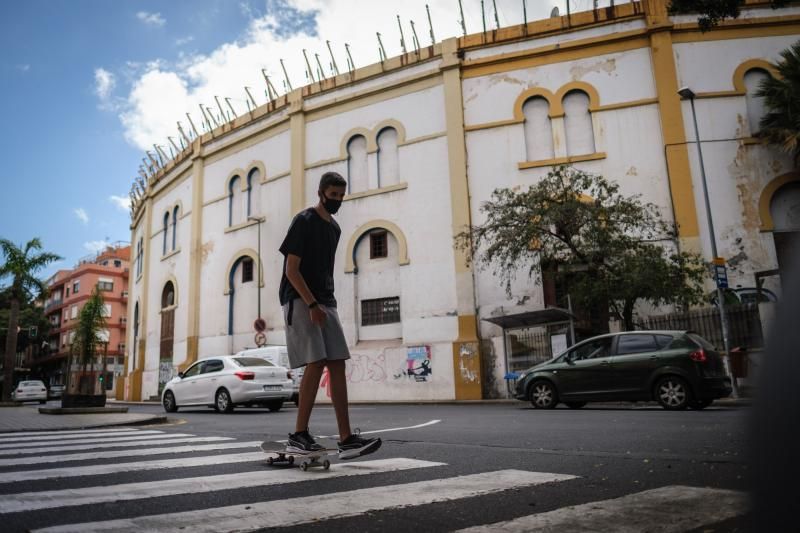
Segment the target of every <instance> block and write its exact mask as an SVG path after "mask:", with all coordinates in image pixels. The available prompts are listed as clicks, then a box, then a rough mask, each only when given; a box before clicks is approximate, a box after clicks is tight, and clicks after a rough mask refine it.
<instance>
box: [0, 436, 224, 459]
mask: <svg viewBox="0 0 800 533" xmlns="http://www.w3.org/2000/svg"><path fill="white" fill-rule="evenodd" d="M222 440H234V439H233V437H180V438H177V439H175V438H169V439H166V438H160V439H158V440H140V441H133V442H101V443H97V444H75V445H72V446H44V447H42V448H25V449H22V450H3V451H2V452H0V456H3V455H33V454H36V453H48V452H67V451H72V450H95V449H98V448H122V447H125V446H131V447H133V446H158V445H159V444H178V443H182V442H217V441H222Z"/></svg>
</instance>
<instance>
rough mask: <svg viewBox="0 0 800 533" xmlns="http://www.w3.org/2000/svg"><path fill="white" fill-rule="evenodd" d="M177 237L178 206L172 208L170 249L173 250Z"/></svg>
mask: <svg viewBox="0 0 800 533" xmlns="http://www.w3.org/2000/svg"><path fill="white" fill-rule="evenodd" d="M177 237H178V206H177V205H176V206H175V208H174V209H173V210H172V250H173V251H174V250H175V241H176V240H177Z"/></svg>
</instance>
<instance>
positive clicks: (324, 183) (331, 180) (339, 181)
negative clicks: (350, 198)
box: [319, 172, 347, 192]
mask: <svg viewBox="0 0 800 533" xmlns="http://www.w3.org/2000/svg"><path fill="white" fill-rule="evenodd" d="M328 187H347V181H345V179H344V178H343V177H342V175H341V174H339V173H338V172H326V173H325V174H323V175H322V177H321V178H320V179H319V192H325V191H326V190H328Z"/></svg>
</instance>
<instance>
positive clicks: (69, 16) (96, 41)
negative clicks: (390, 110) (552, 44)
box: [0, 0, 591, 276]
mask: <svg viewBox="0 0 800 533" xmlns="http://www.w3.org/2000/svg"><path fill="white" fill-rule="evenodd" d="M463 2H464V11H465V19H466V22H467V29H468V31H469V32H476V31H478V30H479V28H480V25H481V22H480V1H479V0H463ZM426 3H427V4H430V9H431V12H432V17H433V21H434V29H435V32H436V39H437V41H440V40H442V39H443V38H446V37H450V36H453V35H456V34H458V33H460V26H459V24H458V19H459V16H458V2H457V0H427V1H426V0H407V1H405V2H401V3H396V2H388V1H385V0H380V1H379V0H241V1H237V0H169V1H166V0H161V1H155V0H152V1H139V0H137V1H133V0H114V1H110V0H70V1H66V0H16V1H15V0H4V1H2V2H0V49H1V50H2V54H0V103H2V107H1V109H2V111H0V117H2V118H0V123H2V125H3V127H2V128H1V129H0V160H1V161H2V164H0V183H2V185H3V193H2V194H1V195H0V236H1V237H4V238H8V239H11V240H12V241H14V242H16V243H18V244H21V243H24V242H26V241H27V240H29V239H30V238H32V237H39V238H41V239H42V241H43V243H44V246H45V248H46V249H47V250H49V251H52V252H55V253H58V254H59V255H61V256H63V257H64V258H65V259H64V261H63V262H61V263H59V264H57V265H54V266H53V267H52V268H50V269H48V270H47V271H46V272H44V273H43V276H47V275H49V274H51V273H52V272H54V271H55V270H57V269H58V268H70V267H72V266H73V265H74V264H75V262H76V261H77V260H78V259H79V258H81V257H83V256H85V255H87V254H89V253H91V252H92V251H94V250H96V249H97V248H98V247H99V246H101V245H102V243H103V242H105V241H112V242H113V241H118V240H121V241H129V240H130V230H129V222H130V218H129V215H128V212H127V208H126V207H125V206H124V204H125V202H126V201H127V197H128V191H129V189H130V187H131V183H132V181H133V178H134V177H135V176H136V174H137V169H138V167H139V164H140V163H141V159H142V157H143V156H144V151H145V150H146V149H151V147H152V144H153V143H157V144H159V145H160V146H162V147H164V148H165V150H166V149H167V146H168V142H169V141H168V140H167V136H173V138H176V137H177V136H178V133H177V126H176V121H177V120H182V121H183V123H184V125H186V122H185V113H186V112H190V113H191V114H192V115H193V119H194V120H195V123H196V124H198V126H199V124H200V117H199V111H198V104H199V103H203V104H205V105H208V106H214V104H215V102H214V100H213V96H214V95H220V96H222V97H225V96H227V97H230V98H231V101H232V104H233V106H234V107H235V108H238V109H239V110H241V111H244V110H245V105H246V104H245V98H246V96H245V94H244V90H243V87H244V86H250V87H253V88H254V89H255V90H254V91H253V92H254V93H255V95H256V100H257V101H258V103H259V104H261V103H263V101H264V100H265V98H264V95H263V90H264V82H263V79H262V77H261V69H262V68H265V69H266V70H267V72H268V73H269V74H270V75H271V76H273V78H274V80H275V81H274V82H273V83H274V84H275V86H276V87H277V88H278V90H279V91H280V92H283V90H282V89H283V87H282V82H281V81H280V80H281V79H282V74H281V71H280V63H279V61H278V59H279V58H284V59H285V62H286V65H287V69H288V70H289V76H290V78H291V79H292V83H293V85H294V87H299V86H301V85H304V84H305V83H306V73H305V67H304V60H303V58H302V52H301V50H302V49H303V48H307V49H308V50H309V57H310V58H312V60H313V53H315V52H317V53H320V55H321V57H322V58H323V59H322V63H323V66H324V67H325V68H328V67H329V64H330V61H329V60H328V54H327V48H326V46H325V40H331V42H332V45H333V47H334V53H335V54H336V55H337V56H338V57H337V63H338V64H339V65H340V68H343V65H345V58H344V48H343V46H344V42H348V43H349V44H350V46H351V49H352V50H353V56H354V59H355V62H356V65H357V66H363V65H366V64H370V63H373V62H376V61H377V60H378V57H377V54H378V53H377V44H376V42H375V32H376V31H380V32H381V33H382V34H383V36H384V44H385V46H386V49H387V52H388V54H389V55H390V56H393V55H397V54H398V53H400V46H399V34H398V29H397V19H396V15H397V14H399V15H400V16H401V19H402V20H403V23H404V25H405V26H406V28H405V31H406V39H407V41H410V27H409V26H408V21H409V20H415V24H416V26H417V31H418V34H419V37H420V40H421V41H422V44H423V45H427V44H428V41H429V38H428V26H427V17H426V13H425V4H426ZM563 3H564V0H553V1H549V0H528V18H529V20H534V19H539V18H544V17H546V16H547V15H548V14H549V13H550V9H552V7H553V6H554V5H556V4H558V5H561V4H563ZM581 3H583V4H585V5H583V6H581ZM398 4H399V5H398ZM576 4H577V7H584V8H585V7H588V6H589V5H591V0H573V6H575V5H576ZM486 5H487V10H489V9H490V6H491V2H489V1H487V2H486ZM497 5H498V16H499V18H500V23H501V25H502V26H506V25H510V24H518V23H520V22H521V21H522V8H521V0H497ZM563 9H564V8H563V6H562V10H563ZM573 9H576V8H573ZM353 13H358V17H357V18H356V19H354V18H353ZM493 18H494V14H493V12H488V11H487V24H488V25H489V27H492V25H493ZM187 129H188V127H187Z"/></svg>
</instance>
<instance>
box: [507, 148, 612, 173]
mask: <svg viewBox="0 0 800 533" xmlns="http://www.w3.org/2000/svg"><path fill="white" fill-rule="evenodd" d="M605 158H606V153H605V152H596V153H594V154H584V155H571V156H567V157H554V158H551V159H541V160H539V161H522V162H520V163H517V168H518V169H519V170H524V169H526V168H541V167H552V166H555V165H569V164H571V163H580V162H582V161H597V160H598V159H605Z"/></svg>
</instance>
